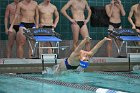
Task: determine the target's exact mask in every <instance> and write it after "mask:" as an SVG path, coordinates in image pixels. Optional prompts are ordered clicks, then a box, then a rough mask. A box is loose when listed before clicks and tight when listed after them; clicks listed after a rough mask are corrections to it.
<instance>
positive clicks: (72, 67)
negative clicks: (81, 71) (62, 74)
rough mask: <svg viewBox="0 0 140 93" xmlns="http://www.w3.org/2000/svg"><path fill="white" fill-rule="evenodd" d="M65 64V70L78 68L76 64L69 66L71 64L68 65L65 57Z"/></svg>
mask: <svg viewBox="0 0 140 93" xmlns="http://www.w3.org/2000/svg"><path fill="white" fill-rule="evenodd" d="M65 65H66V68H67V70H74V69H77V68H78V66H79V65H78V66H71V65H69V63H68V59H65Z"/></svg>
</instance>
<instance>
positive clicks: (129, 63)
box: [128, 54, 131, 73]
mask: <svg viewBox="0 0 140 93" xmlns="http://www.w3.org/2000/svg"><path fill="white" fill-rule="evenodd" d="M128 65H129V69H128V71H129V73H130V71H131V67H130V66H131V62H130V54H129V57H128Z"/></svg>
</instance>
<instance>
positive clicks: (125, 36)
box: [109, 29, 140, 54]
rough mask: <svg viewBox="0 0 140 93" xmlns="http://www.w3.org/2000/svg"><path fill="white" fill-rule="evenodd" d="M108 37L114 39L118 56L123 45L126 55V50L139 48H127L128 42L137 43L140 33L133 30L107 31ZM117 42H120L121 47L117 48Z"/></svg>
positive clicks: (139, 39)
mask: <svg viewBox="0 0 140 93" xmlns="http://www.w3.org/2000/svg"><path fill="white" fill-rule="evenodd" d="M109 35H110V36H111V37H113V38H114V40H115V45H116V47H117V50H118V53H119V54H120V52H121V49H122V46H123V45H124V44H125V51H126V54H127V53H128V48H140V46H136V45H135V46H129V45H128V42H139V41H140V33H138V32H136V30H134V29H115V30H113V31H109ZM117 40H119V41H121V42H122V43H121V45H120V46H118V44H117V42H116V41H117Z"/></svg>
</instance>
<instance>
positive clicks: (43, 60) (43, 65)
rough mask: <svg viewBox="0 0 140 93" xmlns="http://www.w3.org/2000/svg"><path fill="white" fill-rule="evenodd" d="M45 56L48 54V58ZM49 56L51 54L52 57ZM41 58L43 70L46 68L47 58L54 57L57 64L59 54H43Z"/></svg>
mask: <svg viewBox="0 0 140 93" xmlns="http://www.w3.org/2000/svg"><path fill="white" fill-rule="evenodd" d="M44 56H46V58H45V57H44ZM49 56H50V58H49ZM41 59H42V71H44V70H45V64H44V62H45V59H47V60H49V59H54V61H55V64H57V54H42V55H41Z"/></svg>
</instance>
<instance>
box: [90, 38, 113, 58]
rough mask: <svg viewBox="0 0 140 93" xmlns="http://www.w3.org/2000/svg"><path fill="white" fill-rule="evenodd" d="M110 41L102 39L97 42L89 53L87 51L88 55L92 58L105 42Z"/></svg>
mask: <svg viewBox="0 0 140 93" xmlns="http://www.w3.org/2000/svg"><path fill="white" fill-rule="evenodd" d="M108 40H111V39H109V38H107V37H104V39H102V40H101V41H99V42H98V43H97V44H96V45H95V46H94V47H93V48H92V49H91V50H90V51H89V55H90V56H93V55H94V54H95V53H96V52H97V51H98V50H99V48H100V47H101V46H102V45H103V44H104V43H105V41H108Z"/></svg>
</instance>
